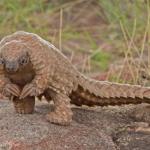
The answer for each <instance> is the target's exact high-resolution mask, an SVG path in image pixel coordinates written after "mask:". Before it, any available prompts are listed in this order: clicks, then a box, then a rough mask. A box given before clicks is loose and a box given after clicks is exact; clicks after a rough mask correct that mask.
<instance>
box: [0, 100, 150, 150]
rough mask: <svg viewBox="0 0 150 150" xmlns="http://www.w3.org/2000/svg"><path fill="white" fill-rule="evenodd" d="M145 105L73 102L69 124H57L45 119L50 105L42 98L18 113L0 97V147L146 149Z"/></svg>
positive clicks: (148, 137) (149, 135)
mask: <svg viewBox="0 0 150 150" xmlns="http://www.w3.org/2000/svg"><path fill="white" fill-rule="evenodd" d="M148 107H149V106H147V105H146V104H140V105H136V106H133V105H128V106H115V107H103V108H102V107H94V108H88V107H86V106H83V107H82V108H79V107H74V106H73V107H72V109H73V112H74V116H73V122H72V124H71V125H70V126H58V125H54V124H50V123H48V122H47V121H46V119H45V117H44V116H45V114H46V113H47V112H48V111H50V108H51V107H50V105H49V104H47V103H46V102H44V101H42V102H39V101H37V102H36V109H35V112H34V114H30V115H20V114H16V113H15V112H14V109H13V105H12V103H11V102H8V101H6V100H1V101H0V150H43V149H44V150H70V149H72V150H93V149H94V150H118V149H120V150H135V149H136V150H149V146H150V127H149V122H146V120H150V115H149V114H150V109H148ZM142 110H144V111H142ZM148 111H149V112H148ZM143 112H146V113H147V114H146V113H145V114H144V113H143ZM135 114H136V115H135ZM138 114H139V115H138ZM148 117H149V118H148Z"/></svg>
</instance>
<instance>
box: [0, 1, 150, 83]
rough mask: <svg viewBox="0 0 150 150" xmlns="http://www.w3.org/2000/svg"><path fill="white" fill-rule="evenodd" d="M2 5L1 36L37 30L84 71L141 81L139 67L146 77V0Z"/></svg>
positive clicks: (149, 61) (149, 35)
mask: <svg viewBox="0 0 150 150" xmlns="http://www.w3.org/2000/svg"><path fill="white" fill-rule="evenodd" d="M0 8H1V9H0V31H1V32H0V37H1V38H2V37H3V36H5V35H7V34H10V33H12V32H15V31H16V30H25V31H29V32H34V33H37V34H39V35H40V36H42V37H43V38H45V39H47V40H49V41H50V42H52V43H53V44H55V45H56V46H57V47H58V48H59V49H60V50H62V52H63V53H65V54H66V55H67V56H68V57H69V58H70V59H71V61H72V63H74V64H75V65H76V67H77V68H78V69H79V70H80V71H82V72H83V73H87V74H89V73H92V74H93V73H94V72H98V73H100V72H101V73H102V72H105V73H106V78H105V79H108V80H113V81H117V82H123V83H124V82H125V83H127V82H128V83H134V84H137V83H138V84H145V82H144V83H143V82H141V70H142V73H143V72H144V77H145V78H148V77H149V76H150V71H149V70H150V48H149V44H150V24H149V21H150V4H149V0H147V1H144V0H135V1H130V0H127V1H125V0H123V1H120V0H88V1H87V0H74V1H71V0H62V1H58V0H38V1H36V0H30V1H25V0H16V1H14V0H1V1H0ZM118 62H119V64H120V65H119V66H118V65H117V64H118ZM111 64H114V65H113V66H115V67H114V68H113V67H110V65H111ZM116 66H117V67H116ZM115 68H117V69H116V71H114V70H115ZM143 70H144V71H143ZM126 72H127V74H128V75H129V76H130V79H128V78H126V77H125V78H124V77H123V75H124V74H125V73H126ZM142 76H143V75H142ZM142 80H143V79H142ZM146 84H147V82H146Z"/></svg>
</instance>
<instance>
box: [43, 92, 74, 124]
mask: <svg viewBox="0 0 150 150" xmlns="http://www.w3.org/2000/svg"><path fill="white" fill-rule="evenodd" d="M51 97H52V99H53V101H54V111H52V112H50V113H49V114H47V115H46V119H47V120H48V121H49V122H51V123H55V124H58V125H69V124H70V123H71V121H72V115H73V113H72V110H71V107H70V98H69V97H68V96H67V95H66V94H63V93H58V92H51Z"/></svg>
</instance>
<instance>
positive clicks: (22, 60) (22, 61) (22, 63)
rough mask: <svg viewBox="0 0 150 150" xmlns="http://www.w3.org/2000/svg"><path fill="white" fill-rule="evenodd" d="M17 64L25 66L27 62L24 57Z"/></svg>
mask: <svg viewBox="0 0 150 150" xmlns="http://www.w3.org/2000/svg"><path fill="white" fill-rule="evenodd" d="M19 63H20V64H21V65H25V64H27V63H28V60H27V59H26V58H25V57H23V58H22V59H20V61H19Z"/></svg>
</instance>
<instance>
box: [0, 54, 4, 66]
mask: <svg viewBox="0 0 150 150" xmlns="http://www.w3.org/2000/svg"><path fill="white" fill-rule="evenodd" d="M3 64H4V59H3V58H2V54H1V53H0V65H3Z"/></svg>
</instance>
